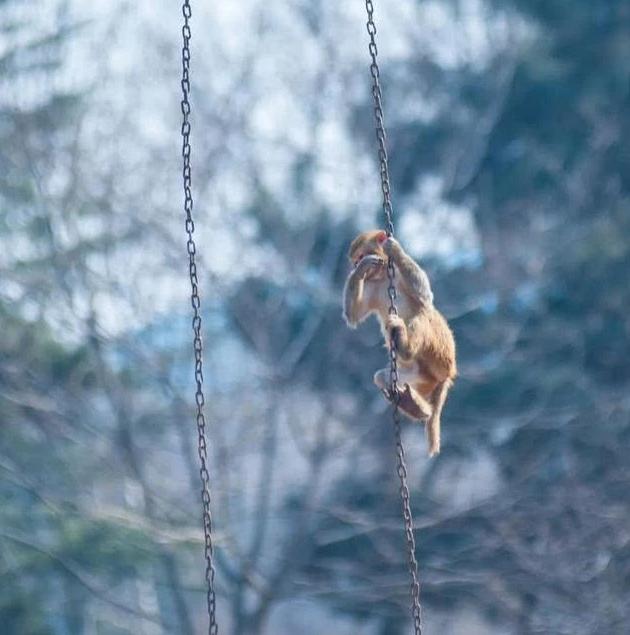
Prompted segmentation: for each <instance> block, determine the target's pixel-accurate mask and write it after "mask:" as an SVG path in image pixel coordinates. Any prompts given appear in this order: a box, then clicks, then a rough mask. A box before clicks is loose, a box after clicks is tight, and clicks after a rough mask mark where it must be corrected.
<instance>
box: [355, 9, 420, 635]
mask: <svg viewBox="0 0 630 635" xmlns="http://www.w3.org/2000/svg"><path fill="white" fill-rule="evenodd" d="M365 8H366V10H367V17H368V20H367V31H368V34H369V35H370V43H369V47H368V48H369V52H370V57H371V59H372V63H371V64H370V74H371V75H372V97H373V99H374V118H375V121H376V139H377V142H378V159H379V167H380V175H381V189H382V192H383V213H384V215H385V222H386V226H387V234H388V236H393V235H394V221H393V208H392V201H391V188H390V183H389V167H388V159H387V145H386V140H387V136H386V133H385V120H384V115H383V103H382V99H383V95H382V92H381V84H380V71H379V67H378V62H377V55H378V49H377V47H376V24H375V23H374V4H373V1H372V0H366V1H365ZM395 275H396V272H395V270H394V263H393V262H392V260H391V259H389V260H388V263H387V277H388V279H389V286H388V289H387V292H388V295H389V313H390V315H396V314H397V313H398V311H397V309H396V285H395V282H394V277H395ZM390 385H391V391H392V395H393V397H394V409H393V424H394V440H395V443H396V457H397V460H398V466H397V472H398V478H399V479H400V498H401V502H402V512H403V519H404V523H405V538H406V540H407V559H408V566H409V576H410V577H411V590H410V592H411V614H412V617H413V624H414V632H415V635H422V609H421V605H420V581H419V578H418V562H417V560H416V541H415V538H414V535H413V516H412V515H411V504H410V501H409V487H408V486H407V465H406V463H405V450H404V447H403V444H402V438H401V431H400V412H399V409H398V404H399V402H400V394H399V392H398V358H397V352H396V347H395V346H394V345H393V343H392V345H391V346H390Z"/></svg>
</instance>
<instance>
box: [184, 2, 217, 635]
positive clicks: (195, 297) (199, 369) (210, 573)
mask: <svg viewBox="0 0 630 635" xmlns="http://www.w3.org/2000/svg"><path fill="white" fill-rule="evenodd" d="M182 13H183V16H184V24H183V26H182V40H183V44H182V80H181V87H182V101H181V107H182V129H181V132H182V158H183V170H182V178H183V184H184V212H185V213H186V234H187V236H188V240H187V242H186V249H187V251H188V273H189V276H190V289H191V293H190V302H191V304H192V310H193V319H192V330H193V350H194V353H195V384H196V389H195V403H196V405H197V415H196V421H197V435H198V453H199V462H200V469H199V474H200V477H201V502H202V505H203V534H204V556H205V559H206V572H205V578H206V583H207V590H206V598H207V605H208V618H209V624H208V634H209V635H217V634H218V632H219V627H218V625H217V621H216V604H217V601H216V595H215V591H214V575H215V572H214V564H213V559H212V558H213V545H212V515H211V513H210V474H209V472H208V466H207V463H208V446H207V442H206V419H205V416H204V412H203V407H204V403H205V398H204V393H203V344H202V341H201V300H200V298H199V279H198V277H197V263H196V261H195V255H196V253H197V248H196V246H195V240H194V232H195V223H194V221H193V216H192V212H193V198H192V180H191V169H190V121H189V117H190V101H189V100H188V96H189V94H190V37H191V30H190V18H191V15H192V10H191V7H190V1H189V0H184V3H183V5H182Z"/></svg>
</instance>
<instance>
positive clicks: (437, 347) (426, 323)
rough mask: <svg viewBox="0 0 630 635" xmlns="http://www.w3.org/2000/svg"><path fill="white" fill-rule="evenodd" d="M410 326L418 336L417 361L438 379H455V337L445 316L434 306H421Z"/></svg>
mask: <svg viewBox="0 0 630 635" xmlns="http://www.w3.org/2000/svg"><path fill="white" fill-rule="evenodd" d="M410 327H411V329H412V330H413V331H414V332H415V333H416V334H417V335H418V338H419V349H418V355H417V359H418V361H421V363H422V365H423V366H425V367H428V370H429V371H430V372H431V374H432V375H434V376H435V378H436V379H438V380H440V381H444V380H446V379H451V380H453V379H455V377H456V376H457V361H456V357H455V338H454V336H453V332H452V331H451V328H450V327H449V325H448V322H447V321H446V318H445V317H444V316H443V315H442V314H441V313H440V312H439V311H438V310H437V309H436V308H435V307H434V306H429V307H423V308H422V310H421V311H420V312H419V313H418V315H417V316H415V317H414V318H413V320H412V324H410Z"/></svg>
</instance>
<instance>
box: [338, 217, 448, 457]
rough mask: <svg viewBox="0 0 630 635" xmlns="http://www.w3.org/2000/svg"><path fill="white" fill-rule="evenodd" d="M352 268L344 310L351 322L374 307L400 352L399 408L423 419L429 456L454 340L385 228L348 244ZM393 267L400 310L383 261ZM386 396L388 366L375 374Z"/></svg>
mask: <svg viewBox="0 0 630 635" xmlns="http://www.w3.org/2000/svg"><path fill="white" fill-rule="evenodd" d="M348 255H349V258H350V261H351V262H352V265H353V269H352V271H351V272H350V274H349V275H348V279H347V280H346V284H345V287H344V291H343V302H344V308H343V315H344V318H345V320H346V322H347V323H348V326H350V327H351V328H355V327H356V326H357V324H359V323H361V322H362V321H363V320H365V318H366V317H368V316H369V315H371V314H372V313H374V314H376V316H377V317H378V319H379V322H380V324H381V330H382V332H383V337H384V338H385V342H386V344H387V345H388V346H391V345H392V343H393V344H394V345H395V347H396V351H397V353H398V377H399V379H398V381H399V394H400V401H399V408H400V410H402V411H403V412H404V413H405V414H406V415H407V416H408V417H410V418H411V419H416V420H423V421H426V431H427V438H428V443H429V456H433V455H434V454H437V453H439V451H440V414H441V412H442V407H443V406H444V402H445V401H446V395H447V393H448V389H449V388H450V387H451V385H452V384H453V380H454V379H455V377H456V375H457V365H456V362H455V340H454V338H453V333H452V332H451V329H450V328H449V326H448V324H447V322H446V320H445V319H444V317H443V316H442V314H441V313H440V312H439V311H438V310H437V309H436V308H435V307H434V306H433V292H432V291H431V285H430V283H429V278H428V277H427V274H426V273H425V272H424V270H423V269H422V268H421V267H420V266H419V265H418V264H416V262H414V261H413V260H412V259H411V258H410V257H409V256H408V255H407V254H406V253H405V251H404V250H403V248H402V247H401V246H400V244H399V243H398V241H396V240H395V239H394V238H393V237H388V236H387V234H386V232H384V231H378V230H377V231H369V232H364V233H362V234H359V236H357V237H356V238H355V239H354V241H352V244H351V245H350V251H349V254H348ZM390 259H391V260H392V261H393V263H394V269H395V278H394V281H395V285H396V304H397V309H398V315H390V313H389V295H388V291H387V288H388V285H389V279H388V277H387V262H388V260H390ZM374 383H375V384H376V385H377V386H378V387H379V388H380V389H381V390H382V391H383V393H384V394H385V396H386V397H387V398H388V399H390V400H391V399H392V397H393V396H392V394H391V390H390V386H389V368H384V369H382V370H379V371H378V372H377V373H376V374H375V375H374Z"/></svg>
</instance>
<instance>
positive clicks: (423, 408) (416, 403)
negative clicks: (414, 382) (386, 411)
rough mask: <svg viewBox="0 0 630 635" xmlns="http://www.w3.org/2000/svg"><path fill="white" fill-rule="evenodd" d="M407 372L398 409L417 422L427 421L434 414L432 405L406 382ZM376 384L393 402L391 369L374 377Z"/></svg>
mask: <svg viewBox="0 0 630 635" xmlns="http://www.w3.org/2000/svg"><path fill="white" fill-rule="evenodd" d="M405 374H406V373H405V372H404V371H402V372H401V374H400V376H401V382H403V383H402V384H401V387H400V388H399V389H398V390H399V395H400V400H399V402H398V408H399V410H400V411H401V412H403V413H404V414H405V415H407V416H408V417H410V418H411V419H414V420H417V421H423V420H426V419H427V418H428V417H429V416H430V415H431V413H432V408H431V405H430V404H429V403H428V402H427V400H426V399H424V397H422V395H421V394H420V393H419V392H418V391H417V390H415V389H414V388H412V387H411V386H410V385H409V384H408V383H406V382H404V379H405V377H404V376H405ZM374 383H375V384H376V385H377V386H378V387H379V388H380V389H381V392H382V393H383V395H384V396H385V398H386V399H387V400H388V401H390V402H393V396H392V394H391V390H390V386H389V368H383V369H381V370H379V371H378V372H377V373H376V374H375V375H374Z"/></svg>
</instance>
